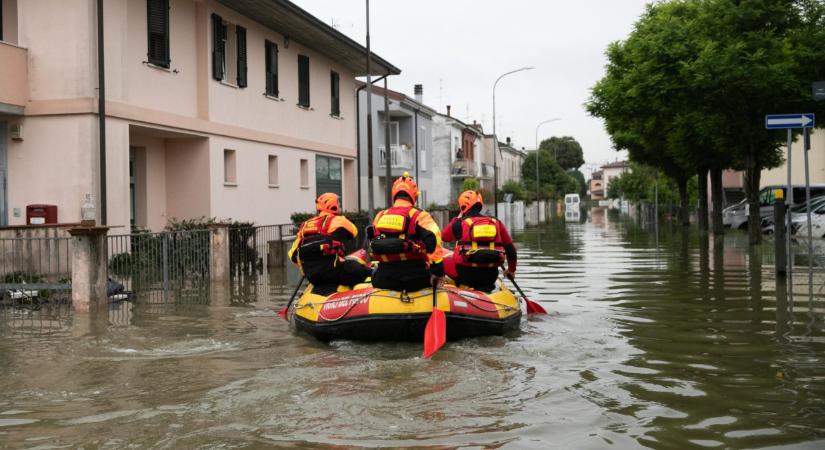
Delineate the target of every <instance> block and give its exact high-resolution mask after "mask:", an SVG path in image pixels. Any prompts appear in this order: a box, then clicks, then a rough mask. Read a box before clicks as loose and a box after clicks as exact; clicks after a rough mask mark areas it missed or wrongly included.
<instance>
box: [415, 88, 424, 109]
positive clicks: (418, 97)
mask: <svg viewBox="0 0 825 450" xmlns="http://www.w3.org/2000/svg"><path fill="white" fill-rule="evenodd" d="M414 90H415V101H417V102H418V103H421V104H422V105H423V104H424V85H421V84H416V85H415V88H414Z"/></svg>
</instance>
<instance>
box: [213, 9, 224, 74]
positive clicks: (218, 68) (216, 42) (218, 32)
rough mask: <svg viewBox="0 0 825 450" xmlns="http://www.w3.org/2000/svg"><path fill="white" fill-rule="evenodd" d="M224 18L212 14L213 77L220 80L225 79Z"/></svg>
mask: <svg viewBox="0 0 825 450" xmlns="http://www.w3.org/2000/svg"><path fill="white" fill-rule="evenodd" d="M224 32H225V29H224V26H223V19H221V16H219V15H217V14H212V78H214V79H216V80H218V81H220V80H223V64H224V55H225V53H226V52H225V51H224V46H225V42H226V39H224Z"/></svg>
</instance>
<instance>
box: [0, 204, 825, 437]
mask: <svg viewBox="0 0 825 450" xmlns="http://www.w3.org/2000/svg"><path fill="white" fill-rule="evenodd" d="M591 213H592V214H591V216H590V217H589V219H588V220H587V221H586V222H584V223H564V222H563V221H560V220H557V221H555V222H553V223H551V224H549V225H547V226H544V227H542V228H539V229H533V230H528V231H526V232H524V233H519V234H517V235H516V239H517V241H518V245H519V248H520V254H519V272H518V279H519V283H520V285H521V286H522V287H523V288H525V290H526V291H527V294H528V295H529V296H530V297H531V298H532V299H533V300H537V301H540V302H541V303H542V304H543V306H544V307H545V308H546V309H547V310H548V311H550V313H551V314H550V315H549V316H542V317H530V318H529V319H527V320H525V321H524V322H523V323H522V327H521V331H520V332H519V333H517V334H516V335H513V336H507V337H490V338H484V339H473V340H467V341H460V342H452V343H448V344H447V345H446V346H445V348H444V349H443V350H441V351H440V352H439V353H438V354H437V355H436V356H435V358H434V359H433V360H431V361H428V360H423V359H421V357H420V355H421V345H416V344H395V343H393V344H363V343H354V342H334V343H332V344H323V343H319V342H317V341H314V340H312V339H310V338H307V337H303V336H296V335H294V334H292V333H291V332H290V330H289V327H288V325H287V323H286V322H285V321H283V320H281V319H280V318H279V317H278V316H277V315H276V313H275V311H274V310H273V309H278V308H279V307H281V306H282V305H283V304H284V303H285V302H286V300H287V299H288V298H289V296H290V294H291V293H292V289H293V288H294V286H295V284H296V282H297V278H298V277H297V276H296V275H295V273H293V272H289V273H286V272H281V271H278V270H276V272H274V273H272V274H271V275H270V276H269V277H267V278H265V279H263V280H259V281H258V282H257V284H254V285H253V284H246V285H245V286H244V287H243V288H237V287H236V288H235V289H234V290H233V293H232V294H231V295H229V296H221V295H213V297H212V299H211V301H210V302H206V301H203V300H202V298H203V297H201V296H198V295H191V294H190V295H188V296H186V297H185V299H180V300H179V301H177V302H175V303H171V304H162V303H159V302H148V301H146V302H143V301H140V300H139V301H138V302H137V303H135V304H132V303H122V304H119V305H113V307H112V311H110V314H109V318H108V321H99V320H98V321H88V320H85V319H82V318H81V317H80V316H79V315H72V314H71V313H70V312H69V311H67V310H65V308H64V309H60V308H57V309H48V308H43V309H41V310H39V311H29V310H26V309H15V310H2V311H0V447H2V448H64V447H65V448H76V447H81V446H82V447H85V448H257V447H265V446H282V447H298V448H329V447H337V446H353V445H354V446H376V447H381V446H383V447H398V446H435V445H438V446H439V447H440V448H445V447H446V448H452V447H468V448H491V447H495V448H498V447H504V448H537V449H538V448H541V449H546V448H601V447H608V446H611V445H612V446H615V447H616V448H638V447H650V448H687V447H689V446H691V445H692V446H697V447H707V448H756V447H769V446H778V447H783V448H812V449H813V448H823V447H825V331H824V330H823V318H825V273H822V272H819V273H817V274H814V277H813V280H814V283H813V285H812V286H811V285H809V284H808V274H807V272H806V271H803V270H801V268H800V269H797V272H796V274H795V280H794V297H793V301H792V302H789V301H788V299H786V298H784V296H783V295H781V294H780V295H779V299H777V290H779V291H780V292H782V291H783V290H784V288H783V287H782V286H781V285H780V288H779V289H777V283H776V278H775V276H774V274H773V256H772V245H771V244H770V243H766V244H765V245H763V246H762V247H760V248H758V249H757V251H756V252H753V253H749V251H748V246H747V240H746V236H745V235H744V234H740V233H731V234H730V235H728V236H726V237H725V242H724V247H723V248H722V247H714V246H713V243H712V241H711V242H708V241H707V239H704V240H703V239H702V238H700V236H699V235H698V234H697V233H696V232H695V230H690V231H684V230H682V229H681V228H680V227H675V226H668V225H662V226H661V229H660V230H659V237H658V238H657V237H656V236H655V235H654V234H653V233H651V232H650V231H648V230H646V229H643V228H642V227H640V225H638V224H636V223H634V222H632V221H630V220H626V219H620V218H619V217H618V216H617V215H612V214H606V213H604V211H601V210H594V211H592V212H591ZM291 270H292V269H290V271H291ZM811 294H812V295H811ZM777 305H780V306H779V307H777Z"/></svg>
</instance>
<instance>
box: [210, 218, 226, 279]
mask: <svg viewBox="0 0 825 450" xmlns="http://www.w3.org/2000/svg"><path fill="white" fill-rule="evenodd" d="M209 229H210V231H211V233H210V234H209V249H210V252H209V276H210V277H211V278H212V281H227V280H229V225H227V224H222V223H221V224H213V225H210V226H209Z"/></svg>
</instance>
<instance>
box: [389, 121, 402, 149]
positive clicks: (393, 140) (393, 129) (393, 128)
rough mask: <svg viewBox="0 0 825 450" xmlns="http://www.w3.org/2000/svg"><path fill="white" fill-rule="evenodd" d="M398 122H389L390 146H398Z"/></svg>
mask: <svg viewBox="0 0 825 450" xmlns="http://www.w3.org/2000/svg"><path fill="white" fill-rule="evenodd" d="M399 139H400V138H399V133H398V122H395V121H392V122H390V146H392V147H398V144H399V142H400V141H399Z"/></svg>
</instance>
